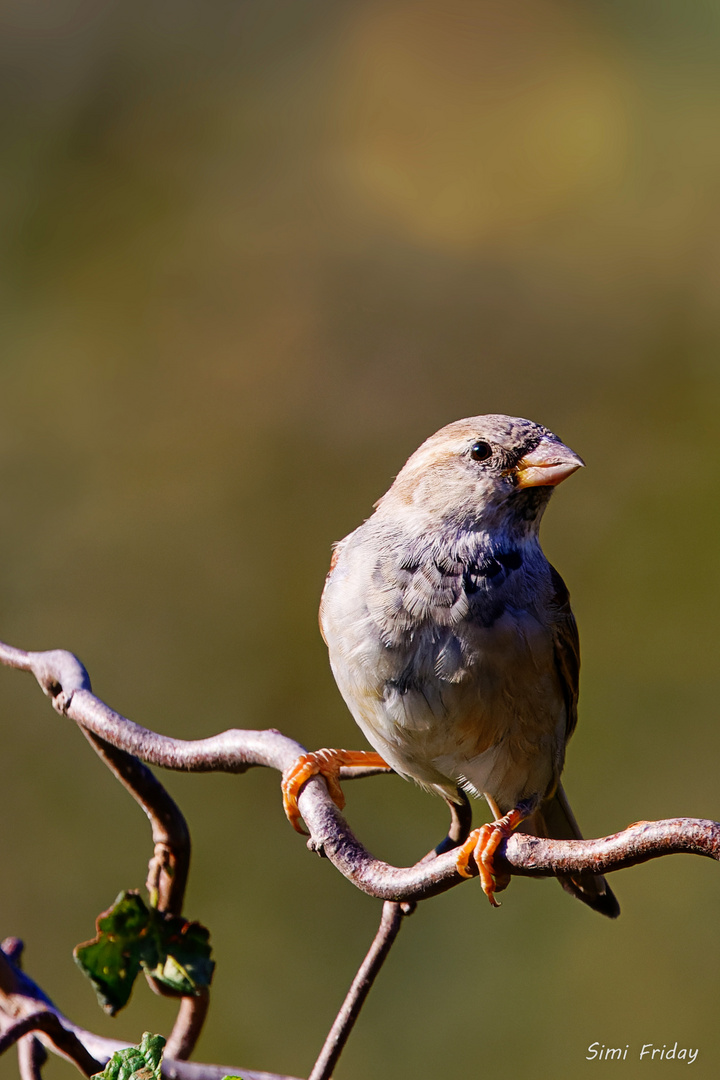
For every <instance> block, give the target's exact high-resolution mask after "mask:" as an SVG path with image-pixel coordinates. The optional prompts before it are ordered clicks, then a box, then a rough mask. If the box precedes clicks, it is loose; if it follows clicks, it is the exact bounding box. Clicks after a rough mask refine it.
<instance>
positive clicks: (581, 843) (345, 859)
mask: <svg viewBox="0 0 720 1080" xmlns="http://www.w3.org/2000/svg"><path fill="white" fill-rule="evenodd" d="M0 662H1V663H4V664H7V665H9V666H11V667H17V668H22V669H23V670H25V671H31V672H32V673H33V674H34V675H35V678H36V679H37V680H38V682H39V683H40V685H41V687H42V688H43V690H44V692H45V693H46V694H48V695H49V696H50V697H51V698H52V702H53V706H54V708H55V709H56V710H57V711H58V712H59V713H62V714H64V715H66V716H68V717H69V718H70V719H72V720H74V721H75V722H76V723H77V724H79V725H80V727H81V728H83V730H84V731H86V732H87V733H89V734H91V735H94V736H96V737H98V738H100V739H102V740H103V741H104V742H106V743H107V744H109V745H110V746H113V747H115V748H117V749H118V750H123V751H126V752H127V753H130V754H133V755H135V756H136V757H138V758H140V759H141V760H142V761H144V762H146V763H147V764H150V765H159V766H161V767H162V768H165V769H173V770H176V771H182V772H230V773H242V772H245V771H247V769H250V768H253V767H254V766H260V765H262V766H265V767H267V768H272V769H277V770H278V771H279V772H284V770H285V769H286V768H288V766H289V765H291V764H292V763H293V762H294V761H295V759H296V758H297V757H298V756H299V755H300V754H304V753H306V750H305V747H303V746H302V745H301V744H300V743H298V742H296V741H295V740H294V739H290V738H288V737H287V736H286V735H283V734H282V733H281V732H279V731H277V730H275V729H269V730H266V731H253V730H242V729H237V728H232V729H230V730H228V731H223V732H221V733H220V734H218V735H213V736H211V737H210V738H207V739H195V740H186V739H173V738H170V737H169V736H167V735H160V734H158V733H157V732H154V731H150V730H149V729H147V728H144V727H141V726H140V725H139V724H136V723H134V722H133V721H132V720H128V719H127V718H126V717H124V716H121V715H120V713H116V712H115V711H114V710H113V709H111V708H110V707H109V706H108V705H106V704H105V702H103V701H101V700H100V698H98V697H96V696H95V695H94V694H93V693H92V691H91V689H90V679H89V677H88V674H87V672H86V671H85V668H84V667H83V666H82V664H81V663H80V661H79V660H78V659H77V658H76V657H75V656H73V655H72V653H68V652H64V651H63V650H54V651H51V652H40V653H31V652H24V651H23V650H21V649H15V648H12V647H11V646H8V645H3V644H2V643H0ZM380 771H385V770H376V769H370V770H369V769H362V770H358V769H342V770H341V773H340V776H341V779H346V780H347V779H353V778H356V777H358V776H365V775H369V774H370V773H371V772H380ZM298 805H299V806H300V810H301V813H302V816H303V819H304V821H305V824H306V825H307V826H308V828H309V830H310V840H309V842H308V846H309V847H310V848H311V849H312V850H315V851H319V852H320V853H322V854H323V855H325V856H326V857H327V858H328V859H329V860H330V861H331V862H332V863H333V865H334V866H335V867H336V869H337V870H339V871H340V873H341V874H343V875H344V877H346V878H347V879H348V880H349V881H351V882H352V883H353V884H354V885H355V886H357V888H359V889H361V890H362V891H363V892H366V893H368V894H369V895H370V896H374V897H376V898H377V899H380V900H393V901H395V902H408V901H417V900H425V899H427V898H428V897H430V896H435V895H437V894H438V893H441V892H446V891H447V890H448V889H451V888H454V887H455V886H457V885H460V884H461V883H462V882H463V881H464V880H465V879H464V878H461V877H460V875H459V874H458V873H457V872H456V870H455V856H454V855H453V852H452V851H447V852H444V853H442V854H440V855H438V856H437V858H436V859H433V860H432V861H431V862H426V861H425V860H421V861H420V862H419V863H416V864H415V865H414V866H410V867H397V866H391V865H390V864H389V863H385V862H383V861H382V860H380V859H376V858H375V857H374V856H373V855H371V854H370V852H369V851H368V850H367V849H366V848H365V847H364V846H363V845H362V844H361V843H360V841H359V840H358V839H357V838H356V837H355V835H354V834H353V832H352V830H351V829H350V827H349V825H348V824H347V822H346V820H345V818H344V817H343V815H342V814H341V813H340V811H339V810H338V808H337V807H336V806H335V804H334V803H333V801H332V799H331V798H330V796H329V795H328V792H327V788H326V786H325V782H324V781H323V780H322V779H321V778H319V777H313V779H312V780H309V781H308V783H307V784H306V785H305V787H304V788H303V790H302V792H301V794H300V797H299V800H298ZM680 852H686V853H690V854H695V855H705V856H707V857H708V858H712V859H720V824H718V823H717V822H715V821H707V820H703V819H697V818H673V819H670V820H667V821H655V822H639V823H636V824H634V825H631V826H629V827H628V828H627V829H624V830H622V831H621V832H618V833H614V834H613V835H612V836H605V837H602V838H599V839H596V840H546V839H542V838H540V837H535V836H526V835H524V834H522V833H515V834H514V835H513V836H511V837H510V838H509V839H508V840H507V841H506V842H505V843H504V845H503V846H502V847H501V848H500V849H499V852H498V864H497V865H498V868H499V869H500V870H503V869H507V870H508V872H509V873H511V874H522V875H540V876H543V875H550V874H556V873H567V872H569V871H573V872H574V871H579V870H591V871H593V872H595V873H608V872H610V871H612V870H620V869H622V868H624V867H627V866H633V865H635V864H636V863H641V862H645V861H647V860H648V859H654V858H658V857H660V856H662V855H673V854H678V853H680ZM503 861H504V865H503Z"/></svg>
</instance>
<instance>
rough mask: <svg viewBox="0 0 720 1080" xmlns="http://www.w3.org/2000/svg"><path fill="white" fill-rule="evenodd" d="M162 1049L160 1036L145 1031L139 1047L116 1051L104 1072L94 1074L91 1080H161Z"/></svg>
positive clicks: (163, 1045)
mask: <svg viewBox="0 0 720 1080" xmlns="http://www.w3.org/2000/svg"><path fill="white" fill-rule="evenodd" d="M164 1048H165V1039H164V1038H163V1037H162V1035H151V1034H150V1032H149V1031H146V1032H145V1034H144V1035H143V1037H142V1041H141V1042H140V1045H139V1046H129V1047H128V1048H127V1049H126V1050H117V1051H116V1052H115V1053H114V1054H113V1056H112V1057H111V1058H110V1060H109V1061H108V1063H107V1065H106V1066H105V1068H104V1070H103V1071H102V1072H101V1073H95V1077H93V1080H161V1077H160V1062H161V1061H162V1055H163V1050H164Z"/></svg>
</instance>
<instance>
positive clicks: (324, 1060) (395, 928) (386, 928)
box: [308, 901, 414, 1080]
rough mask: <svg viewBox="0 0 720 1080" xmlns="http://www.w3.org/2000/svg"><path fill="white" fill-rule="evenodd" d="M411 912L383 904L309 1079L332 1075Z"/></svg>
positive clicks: (400, 906) (393, 905)
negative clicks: (380, 914)
mask: <svg viewBox="0 0 720 1080" xmlns="http://www.w3.org/2000/svg"><path fill="white" fill-rule="evenodd" d="M413 908H414V905H413ZM411 910H412V908H409V907H408V905H407V904H393V903H392V902H390V901H386V902H385V903H384V904H383V909H382V917H381V919H380V926H379V928H378V932H377V934H376V935H375V938H374V939H373V943H372V945H371V946H370V949H369V950H368V953H367V956H366V957H365V959H364V960H363V962H362V964H361V965H360V967H359V968H358V972H357V975H356V976H355V978H354V979H353V981H352V984H351V986H350V989H349V990H348V993H347V996H346V998H345V1000H344V1002H343V1004H342V1007H341V1009H340V1012H339V1013H338V1014H337V1017H336V1019H335V1022H334V1024H333V1026H332V1027H331V1028H330V1031H329V1033H328V1036H327V1038H326V1040H325V1043H324V1045H323V1048H322V1050H321V1052H320V1056H319V1057H318V1059H317V1061H316V1062H315V1064H314V1065H313V1068H312V1072H311V1073H310V1076H309V1077H308V1080H328V1078H329V1077H331V1076H332V1073H333V1069H334V1068H335V1065H336V1063H337V1060H338V1058H339V1057H340V1054H341V1053H342V1051H343V1049H344V1047H345V1043H346V1042H347V1040H348V1037H349V1035H350V1032H351V1031H352V1029H353V1026H354V1024H355V1021H356V1020H357V1018H358V1014H359V1013H360V1010H361V1009H362V1007H363V1005H364V1003H365V998H366V997H367V996H368V994H369V993H370V990H371V989H372V985H373V983H374V982H375V978H376V976H377V974H378V972H379V971H380V968H381V967H382V965H383V963H384V961H385V958H386V957H387V954H388V953H389V952H390V949H391V948H392V945H393V943H394V941H395V938H396V937H397V936H398V934H399V933H400V927H401V926H402V920H403V916H404V915H407V914H409V913H410V911H411Z"/></svg>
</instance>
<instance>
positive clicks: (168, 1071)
mask: <svg viewBox="0 0 720 1080" xmlns="http://www.w3.org/2000/svg"><path fill="white" fill-rule="evenodd" d="M3 945H5V942H3ZM17 955H18V950H17V949H16V950H15V956H17ZM0 985H1V986H2V990H1V991H0V1053H2V1051H4V1050H6V1049H7V1048H8V1047H9V1046H12V1045H13V1043H15V1042H17V1041H19V1040H21V1039H24V1038H27V1036H28V1035H29V1033H31V1032H33V1031H37V1032H39V1033H40V1034H39V1037H40V1038H41V1039H42V1041H43V1043H44V1045H45V1046H46V1047H47V1049H48V1050H51V1051H52V1052H53V1053H55V1054H58V1055H59V1056H61V1057H65V1058H68V1059H69V1060H71V1061H73V1062H74V1063H75V1064H76V1065H78V1068H80V1070H81V1072H84V1073H85V1074H86V1075H88V1076H89V1075H91V1074H92V1073H95V1072H99V1071H101V1070H102V1069H103V1068H104V1066H105V1065H106V1064H107V1062H108V1061H109V1060H110V1058H111V1057H112V1055H113V1054H114V1053H115V1051H116V1050H124V1049H126V1048H127V1047H128V1046H131V1045H132V1044H131V1043H128V1042H121V1041H119V1040H117V1039H106V1038H103V1037H102V1036H100V1035H95V1034H94V1033H93V1032H91V1031H85V1029H84V1028H81V1027H78V1026H77V1024H73V1023H72V1021H70V1020H68V1019H67V1017H65V1016H63V1014H62V1013H61V1012H60V1011H59V1009H57V1007H56V1006H55V1005H54V1004H53V1002H52V1001H51V1000H50V998H49V997H48V996H47V994H45V993H44V991H43V990H41V989H40V987H39V986H38V985H37V984H36V983H35V982H33V980H32V979H31V978H30V977H29V976H28V975H27V974H26V972H24V971H21V970H20V969H19V968H17V967H16V966H15V964H14V963H13V962H11V961H10V960H9V958H8V956H7V954H6V953H4V952H0ZM7 988H12V989H11V991H9V992H10V993H11V994H12V999H11V1000H9V998H8V990H7ZM169 1045H170V1044H169V1043H168V1046H169ZM162 1072H163V1076H166V1077H168V1080H223V1078H224V1077H226V1076H238V1075H240V1076H242V1077H243V1080H296V1078H295V1077H292V1076H286V1075H279V1074H277V1073H269V1072H258V1071H257V1070H253V1069H245V1068H242V1067H238V1066H235V1065H206V1064H201V1063H197V1062H194V1063H191V1062H187V1061H182V1060H179V1059H177V1058H173V1057H172V1056H171V1055H170V1054H169V1053H168V1052H167V1047H166V1053H165V1056H164V1057H163V1065H162Z"/></svg>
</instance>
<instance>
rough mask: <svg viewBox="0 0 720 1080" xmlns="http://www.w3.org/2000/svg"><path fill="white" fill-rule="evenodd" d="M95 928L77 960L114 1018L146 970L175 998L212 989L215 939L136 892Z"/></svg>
mask: <svg viewBox="0 0 720 1080" xmlns="http://www.w3.org/2000/svg"><path fill="white" fill-rule="evenodd" d="M96 925H97V936H96V937H95V938H94V939H93V940H92V941H88V942H85V943H84V944H83V945H78V946H77V947H76V949H75V951H74V956H75V960H76V962H77V963H78V964H79V966H80V967H81V968H82V970H83V972H84V973H85V974H86V975H87V976H88V978H89V979H90V981H91V982H92V984H93V986H94V987H95V992H96V994H97V996H98V1000H99V1001H100V1004H101V1006H102V1007H103V1009H104V1010H105V1011H106V1012H108V1013H110V1015H111V1016H114V1015H115V1013H116V1012H118V1011H119V1010H120V1009H122V1008H123V1006H124V1005H126V1004H127V1002H128V1000H129V998H130V994H131V992H132V987H133V982H134V981H135V978H136V977H137V974H138V972H139V971H140V969H141V968H142V969H143V970H145V971H146V972H147V973H148V974H149V975H152V976H153V977H154V978H155V979H157V980H158V982H160V983H162V984H163V985H164V986H165V987H167V989H169V990H170V991H172V992H173V993H176V994H185V995H188V994H198V993H200V992H201V991H202V990H204V989H205V988H206V987H208V986H209V985H210V982H211V980H212V976H213V971H214V968H215V963H214V961H213V960H212V958H211V949H210V933H209V931H208V930H207V929H206V928H205V927H204V926H201V925H200V923H196V922H188V921H187V919H183V918H181V917H180V916H170V915H164V914H162V912H159V911H157V910H156V909H155V908H147V907H146V906H145V904H144V903H143V901H142V899H141V897H140V895H139V894H138V893H137V892H134V891H132V892H124V893H120V895H119V896H118V898H117V900H116V901H115V903H114V905H113V906H112V907H111V908H110V909H109V910H108V911H104V912H103V913H102V914H101V915H100V916H99V917H98V920H97V924H96Z"/></svg>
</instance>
